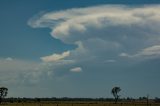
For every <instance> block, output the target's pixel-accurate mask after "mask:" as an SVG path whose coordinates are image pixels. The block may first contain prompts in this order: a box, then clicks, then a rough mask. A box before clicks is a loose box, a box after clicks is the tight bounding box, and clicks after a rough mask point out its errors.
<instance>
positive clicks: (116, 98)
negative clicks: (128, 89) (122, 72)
mask: <svg viewBox="0 0 160 106" xmlns="http://www.w3.org/2000/svg"><path fill="white" fill-rule="evenodd" d="M120 91H121V88H120V87H113V88H112V90H111V93H112V95H113V96H114V98H115V103H117V101H118V99H119V97H120V95H118V93H119V92H120Z"/></svg>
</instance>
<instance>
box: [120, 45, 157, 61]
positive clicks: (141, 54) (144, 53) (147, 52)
mask: <svg viewBox="0 0 160 106" xmlns="http://www.w3.org/2000/svg"><path fill="white" fill-rule="evenodd" d="M120 56H121V57H128V58H145V59H146V58H159V57H160V45H153V46H151V47H147V48H144V49H142V50H140V51H138V52H137V53H136V54H127V53H121V54H120Z"/></svg>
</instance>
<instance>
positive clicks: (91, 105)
mask: <svg viewBox="0 0 160 106" xmlns="http://www.w3.org/2000/svg"><path fill="white" fill-rule="evenodd" d="M0 106H160V103H149V104H148V105H147V104H146V103H126V102H124V103H117V104H114V103H112V102H78V101H77V102H64V101H63V102H40V103H38V102H30V103H3V104H1V105H0Z"/></svg>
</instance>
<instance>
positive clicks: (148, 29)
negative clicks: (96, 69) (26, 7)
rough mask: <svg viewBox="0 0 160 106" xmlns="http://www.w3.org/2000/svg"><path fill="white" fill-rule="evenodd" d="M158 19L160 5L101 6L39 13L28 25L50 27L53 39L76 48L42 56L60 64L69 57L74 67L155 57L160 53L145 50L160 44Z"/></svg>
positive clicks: (159, 22)
mask: <svg viewBox="0 0 160 106" xmlns="http://www.w3.org/2000/svg"><path fill="white" fill-rule="evenodd" d="M159 19H160V5H146V6H125V5H99V6H92V7H85V8H72V9H67V10H61V11H54V12H49V13H44V14H40V15H37V16H36V18H35V17H34V18H32V19H31V20H30V21H29V22H28V24H29V25H30V26H32V27H48V28H50V29H51V35H52V37H54V38H56V39H59V40H61V41H63V42H64V43H66V44H68V43H69V44H73V45H77V48H75V49H74V50H71V51H70V53H66V56H64V54H63V53H62V54H53V55H50V56H44V57H42V58H41V59H42V60H43V61H45V62H51V61H58V60H61V59H63V58H65V57H67V59H69V60H74V62H75V63H74V64H78V63H80V62H83V61H88V64H91V63H92V61H95V62H98V61H106V60H108V59H112V60H117V62H118V59H123V58H122V57H129V58H131V57H136V56H137V57H138V56H144V55H145V56H149V57H151V58H152V57H153V54H154V55H155V52H156V53H157V51H158V50H157V51H156V50H148V49H144V48H148V47H152V46H153V45H160V43H159V42H160V36H159V35H160V31H159V27H160V20H159ZM152 48H153V47H152ZM154 48H156V49H157V48H158V47H154ZM151 54H152V55H151ZM156 55H158V53H157V54H156ZM120 57H121V58H120ZM142 59H143V58H142ZM108 62H113V61H109V60H108Z"/></svg>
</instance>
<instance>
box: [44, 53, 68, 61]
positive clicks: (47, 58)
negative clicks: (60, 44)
mask: <svg viewBox="0 0 160 106" xmlns="http://www.w3.org/2000/svg"><path fill="white" fill-rule="evenodd" d="M69 55H70V51H66V52H63V53H62V54H53V55H50V56H45V57H41V59H42V60H43V61H44V62H55V61H59V60H62V59H64V58H66V57H68V56H69Z"/></svg>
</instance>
